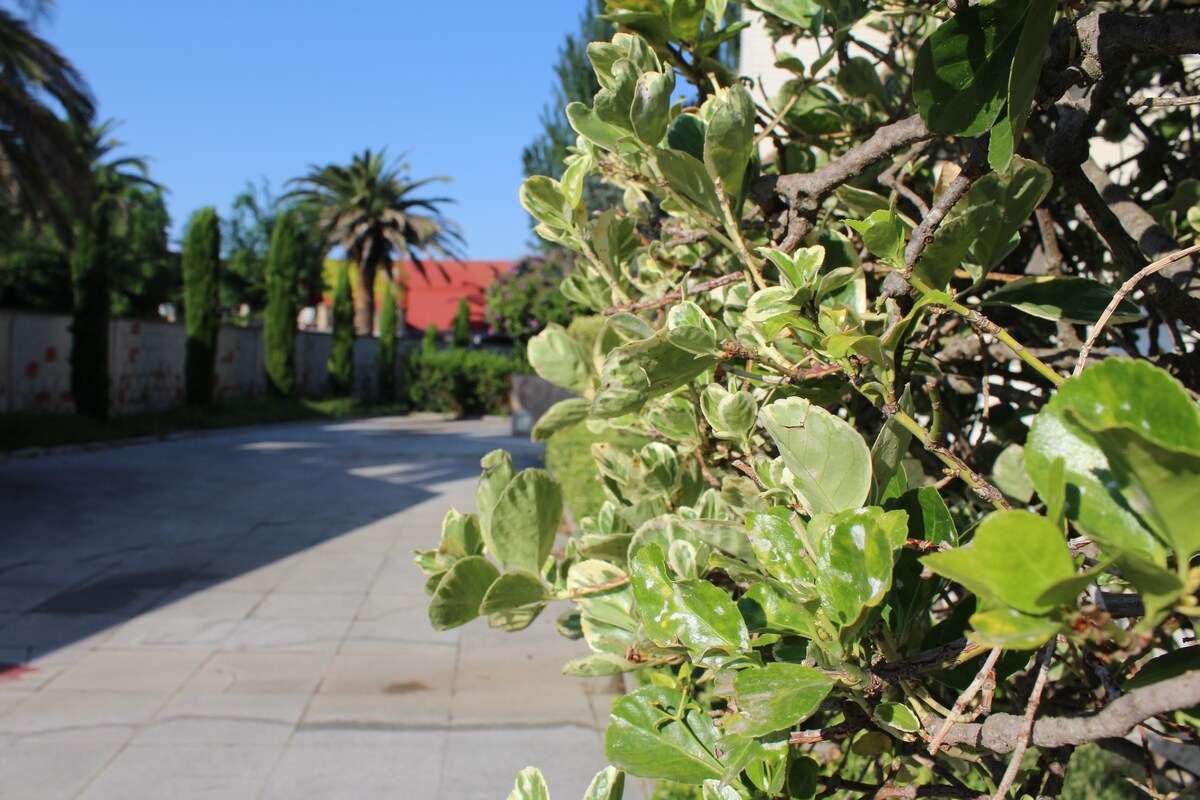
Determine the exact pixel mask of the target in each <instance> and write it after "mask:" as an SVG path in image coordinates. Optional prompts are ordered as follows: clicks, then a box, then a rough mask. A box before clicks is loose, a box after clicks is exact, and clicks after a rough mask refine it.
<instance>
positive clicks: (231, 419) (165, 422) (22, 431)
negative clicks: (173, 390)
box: [0, 397, 403, 451]
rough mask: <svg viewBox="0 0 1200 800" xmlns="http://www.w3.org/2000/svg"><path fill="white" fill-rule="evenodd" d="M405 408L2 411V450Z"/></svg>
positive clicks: (314, 403) (300, 404)
mask: <svg viewBox="0 0 1200 800" xmlns="http://www.w3.org/2000/svg"><path fill="white" fill-rule="evenodd" d="M398 413H403V408H402V407H401V406H399V405H364V404H361V403H357V402H355V401H354V400H351V399H349V398H344V397H341V398H334V399H329V400H280V399H263V400H237V401H232V402H228V403H218V404H216V405H214V406H212V407H210V408H171V409H167V410H164V411H154V412H149V413H145V414H131V415H129V416H121V417H113V418H112V419H110V420H108V421H107V422H99V421H97V420H94V419H90V418H87V417H77V416H72V415H69V414H5V415H0V451H5V450H21V449H24V448H27V447H60V446H63V445H72V444H91V443H95V442H109V441H117V440H120V439H131V438H136V437H142V436H157V437H164V436H168V435H170V434H173V433H180V432H183V431H202V430H213V429H217V428H237V427H241V426H245V425H264V424H269V423H273V422H300V421H304V420H320V419H348V418H351V417H362V416H374V415H380V414H398Z"/></svg>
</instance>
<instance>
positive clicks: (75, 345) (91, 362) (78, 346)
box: [71, 201, 110, 419]
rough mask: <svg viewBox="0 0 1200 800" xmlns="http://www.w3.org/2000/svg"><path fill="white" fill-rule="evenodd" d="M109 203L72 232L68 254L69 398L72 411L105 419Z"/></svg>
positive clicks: (100, 203)
mask: <svg viewBox="0 0 1200 800" xmlns="http://www.w3.org/2000/svg"><path fill="white" fill-rule="evenodd" d="M109 231H110V227H109V209H108V203H106V202H104V201H99V202H97V203H96V205H95V207H94V208H93V210H92V214H91V218H90V219H88V220H86V221H85V222H83V223H81V224H80V225H78V226H77V227H76V232H75V249H74V252H72V253H71V295H72V304H71V305H72V309H71V310H72V316H73V317H74V319H73V321H72V324H71V396H72V397H73V398H74V400H75V411H76V413H78V414H82V415H85V416H89V417H95V418H96V419H106V418H107V417H108V307H109V289H108V281H109V276H108V257H109V248H108V237H109Z"/></svg>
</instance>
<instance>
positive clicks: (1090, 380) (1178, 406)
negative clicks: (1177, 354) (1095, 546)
mask: <svg viewBox="0 0 1200 800" xmlns="http://www.w3.org/2000/svg"><path fill="white" fill-rule="evenodd" d="M1117 425H1128V426H1130V427H1133V428H1135V429H1137V430H1139V431H1141V432H1142V433H1143V434H1144V435H1146V436H1147V437H1148V438H1149V439H1151V440H1152V441H1155V442H1157V443H1159V444H1162V445H1165V446H1168V447H1176V446H1178V447H1181V448H1186V449H1189V450H1200V411H1197V409H1196V406H1195V404H1194V403H1193V402H1192V401H1191V398H1190V397H1189V396H1188V394H1187V391H1186V390H1185V389H1184V388H1183V387H1182V386H1181V385H1180V384H1179V383H1178V382H1177V381H1176V380H1175V379H1174V378H1172V377H1171V376H1169V375H1168V374H1167V373H1166V372H1164V371H1162V370H1160V369H1158V368H1156V367H1154V366H1153V365H1151V364H1147V363H1145V362H1142V361H1129V360H1123V359H1106V360H1105V361H1103V362H1101V363H1099V364H1096V365H1094V366H1091V367H1089V368H1088V369H1086V370H1084V371H1083V374H1082V375H1080V376H1078V377H1076V378H1071V379H1070V380H1068V381H1066V382H1065V383H1064V384H1063V385H1062V386H1061V387H1059V389H1058V391H1057V392H1056V393H1055V395H1054V396H1053V397H1052V398H1051V399H1050V402H1049V403H1047V404H1046V406H1044V407H1043V408H1042V410H1041V411H1039V412H1038V414H1037V416H1036V417H1034V420H1033V425H1032V427H1031V428H1030V431H1029V437H1028V439H1027V441H1026V443H1025V467H1026V470H1027V471H1028V473H1029V477H1030V479H1031V480H1032V481H1033V483H1034V485H1035V486H1036V487H1038V492H1039V493H1040V494H1042V495H1045V494H1047V492H1050V493H1053V492H1054V491H1055V484H1054V481H1053V480H1052V465H1053V464H1054V463H1055V461H1056V460H1061V461H1062V463H1063V471H1064V474H1065V477H1066V483H1067V492H1066V500H1067V516H1068V517H1069V518H1070V519H1071V520H1072V521H1074V522H1075V524H1076V525H1077V526H1078V527H1079V528H1080V529H1081V530H1083V531H1084V532H1085V533H1086V534H1087V535H1088V536H1090V537H1091V538H1092V539H1093V540H1095V541H1096V542H1098V543H1099V544H1100V545H1102V546H1103V547H1105V548H1106V549H1107V551H1108V552H1111V553H1118V552H1128V553H1132V554H1137V555H1139V556H1141V557H1142V558H1145V559H1147V560H1149V561H1152V562H1155V563H1162V558H1163V553H1162V548H1161V546H1160V545H1159V544H1158V541H1157V540H1156V538H1155V537H1154V536H1153V535H1152V534H1151V533H1150V531H1148V530H1147V529H1146V528H1145V527H1143V526H1142V524H1141V522H1140V521H1139V520H1138V518H1137V516H1135V515H1134V514H1133V513H1132V512H1131V511H1130V509H1129V507H1128V505H1127V502H1126V501H1125V500H1123V499H1122V498H1121V497H1120V495H1119V493H1118V492H1117V491H1116V488H1115V483H1114V481H1115V478H1114V476H1113V473H1112V469H1111V467H1110V465H1109V463H1108V460H1107V458H1105V455H1104V452H1103V451H1102V450H1101V449H1100V447H1099V445H1098V444H1097V443H1096V440H1095V438H1094V436H1093V435H1092V433H1091V432H1090V431H1089V428H1104V427H1111V426H1117Z"/></svg>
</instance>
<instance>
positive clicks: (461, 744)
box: [0, 417, 613, 800]
mask: <svg viewBox="0 0 1200 800" xmlns="http://www.w3.org/2000/svg"><path fill="white" fill-rule="evenodd" d="M496 447H505V448H506V449H509V450H510V451H513V453H514V457H515V458H517V459H518V461H519V462H522V461H523V462H524V465H531V464H532V463H533V462H534V461H535V459H536V458H537V457H538V455H539V447H538V446H536V445H531V444H530V443H529V442H528V441H527V440H522V439H514V438H512V437H510V436H509V435H508V422H507V421H504V420H474V421H443V420H441V419H439V418H435V417H409V418H385V419H375V420H367V421H359V422H350V423H339V424H326V423H314V424H303V425H292V426H277V427H269V428H256V429H243V430H235V431H228V432H222V433H218V434H212V435H205V436H200V437H196V438H193V439H189V440H184V441H173V442H164V443H156V444H145V445H137V446H130V447H118V448H113V449H108V450H101V451H97V452H88V453H78V454H72V455H55V456H47V457H43V458H36V459H18V460H8V461H0V662H3V664H2V665H0V670H2V672H0V787H3V788H2V789H0V796H3V797H4V798H6V800H35V799H36V800H52V799H53V798H64V799H72V800H73V799H74V798H78V799H79V800H139V799H140V798H154V799H155V800H161V799H162V798H171V800H200V799H201V798H206V799H207V798H213V800H218V799H219V800H242V799H243V798H246V799H248V800H285V799H286V800H307V799H308V798H312V800H335V799H338V798H347V799H348V800H350V799H353V800H372V798H384V797H386V798H430V799H436V800H474V798H479V799H480V800H484V799H485V798H486V799H488V800H493V799H494V800H502V799H503V798H504V797H506V796H507V794H508V792H509V790H510V789H511V787H512V782H513V779H514V777H515V776H516V773H517V771H518V770H519V769H521V768H522V767H524V766H527V765H529V764H534V765H537V766H539V767H541V768H542V769H543V771H544V772H545V773H546V776H547V779H548V781H549V784H550V789H551V792H552V794H553V796H554V797H555V798H556V800H572V798H577V797H580V796H581V795H582V793H583V790H584V788H585V787H586V785H587V783H588V781H589V780H590V779H591V776H592V775H593V774H594V773H595V772H596V771H598V770H599V769H601V768H602V767H603V766H604V764H605V759H604V755H603V742H602V735H603V734H602V731H603V727H604V725H605V724H606V722H607V717H608V707H609V703H610V693H611V691H612V689H613V684H612V683H611V682H609V681H607V680H605V679H599V680H582V679H577V678H568V677H565V676H563V675H561V674H560V668H561V665H562V663H563V662H564V661H566V660H568V659H570V658H573V657H575V656H577V655H581V654H582V653H584V652H586V647H585V646H584V644H583V643H582V642H572V641H568V640H566V639H563V638H562V637H560V636H559V635H558V634H557V633H556V632H555V630H554V617H555V615H556V614H557V613H558V611H560V610H561V609H560V608H555V607H554V606H551V608H550V609H548V610H547V612H546V613H545V614H544V615H543V617H542V618H541V619H540V620H539V621H538V623H536V625H535V627H534V629H531V630H528V631H525V632H522V633H519V634H505V633H500V632H496V631H492V630H489V629H488V628H487V627H486V624H485V623H483V622H481V621H476V622H475V623H472V624H471V625H469V626H467V627H466V628H464V629H460V630H458V631H453V632H449V633H442V634H439V633H435V632H434V631H432V630H431V629H430V627H429V624H428V621H427V618H426V607H427V598H426V596H425V594H424V592H423V591H422V582H423V578H422V576H421V574H420V572H419V571H418V570H417V569H416V568H415V567H414V566H413V565H412V563H411V561H412V556H411V551H412V550H413V549H415V548H418V547H421V548H424V547H433V546H435V544H436V541H437V537H438V532H439V529H440V524H441V518H442V516H443V515H444V514H445V512H446V510H447V509H448V508H449V507H450V506H451V505H454V506H456V507H458V508H459V509H460V510H469V509H473V508H474V491H475V482H476V479H477V477H478V474H479V458H480V456H482V455H483V454H484V453H485V452H487V451H489V450H491V449H493V448H496Z"/></svg>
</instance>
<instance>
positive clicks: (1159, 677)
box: [1121, 645, 1200, 692]
mask: <svg viewBox="0 0 1200 800" xmlns="http://www.w3.org/2000/svg"><path fill="white" fill-rule="evenodd" d="M1194 670H1200V647H1196V646H1194V645H1193V646H1191V647H1181V648H1180V649H1178V650H1174V651H1172V652H1170V653H1164V654H1163V655H1161V656H1155V657H1154V658H1152V659H1150V660H1149V661H1147V662H1146V663H1145V664H1143V665H1142V666H1141V667H1140V668H1138V671H1137V673H1136V674H1134V675H1133V677H1131V678H1126V679H1125V680H1124V681H1122V682H1121V689H1122V690H1123V691H1126V692H1132V691H1133V690H1134V689H1141V688H1143V687H1145V686H1153V685H1154V684H1156V683H1158V682H1160V681H1165V680H1170V679H1171V678H1176V677H1178V676H1180V675H1183V674H1184V673H1186V672H1192V671H1194Z"/></svg>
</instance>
